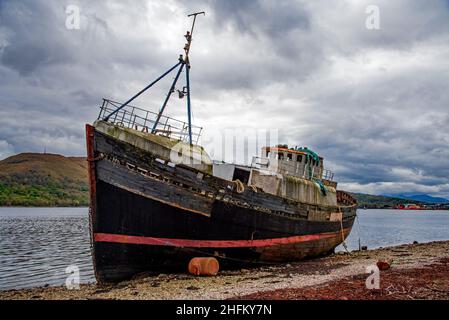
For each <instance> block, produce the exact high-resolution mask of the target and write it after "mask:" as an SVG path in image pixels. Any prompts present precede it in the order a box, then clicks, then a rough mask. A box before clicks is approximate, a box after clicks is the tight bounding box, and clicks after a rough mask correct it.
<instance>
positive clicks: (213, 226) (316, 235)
mask: <svg viewBox="0 0 449 320" xmlns="http://www.w3.org/2000/svg"><path fill="white" fill-rule="evenodd" d="M198 14H200V13H195V14H193V15H191V16H192V17H193V24H192V28H191V30H190V31H189V32H187V34H186V35H185V38H186V39H187V44H186V45H185V47H184V54H183V55H181V56H180V57H179V59H178V62H177V63H176V64H175V65H174V66H173V67H172V68H170V69H169V70H168V71H167V72H165V73H164V74H162V75H161V76H160V77H159V78H157V79H156V80H155V81H153V82H152V83H150V84H149V85H148V86H147V87H145V88H144V89H143V90H142V91H140V92H139V93H137V94H136V95H135V96H134V97H132V98H131V99H129V100H128V101H127V102H125V103H117V102H114V101H111V100H107V99H104V100H103V103H102V105H101V108H100V113H99V116H98V119H97V120H96V121H95V122H94V123H93V124H92V125H90V124H88V125H86V138H87V156H88V161H89V166H88V170H89V185H90V212H89V217H90V219H89V220H90V231H91V244H92V255H93V263H94V270H95V275H96V278H97V280H98V282H100V283H102V282H113V281H120V280H125V279H129V278H131V277H132V276H133V275H135V274H138V273H141V272H161V271H163V272H167V271H170V270H173V271H179V270H186V268H187V265H188V263H189V261H190V260H191V259H192V258H194V257H215V258H217V259H218V260H219V261H220V265H222V266H224V267H226V266H233V265H242V264H245V265H248V264H264V263H277V262H285V261H296V260H300V259H304V258H308V257H314V256H320V255H324V254H328V253H330V252H333V250H334V249H335V247H337V246H338V245H340V244H341V243H342V242H344V240H345V239H346V237H347V236H348V235H349V233H350V232H351V228H352V225H353V222H354V219H355V217H356V201H355V200H354V198H353V197H351V196H350V195H349V194H348V193H345V192H344V191H340V190H337V182H336V181H334V175H333V173H332V172H330V171H328V170H326V169H325V168H324V159H323V158H322V157H321V156H319V155H318V154H316V153H315V152H313V151H312V150H310V149H307V148H299V147H294V148H289V147H288V146H286V145H275V146H266V147H264V148H263V149H262V150H261V154H260V155H258V156H255V157H254V158H253V160H252V163H251V165H246V166H244V165H235V164H226V163H217V162H214V161H212V159H210V157H209V156H208V154H207V153H206V151H205V150H204V149H203V148H202V147H201V146H200V145H198V141H199V138H200V136H201V131H202V128H200V127H197V126H194V125H193V124H192V123H191V97H190V76H189V72H190V61H189V52H190V48H191V43H192V36H193V31H194V26H195V21H196V18H197V16H198ZM175 70H176V74H175V78H174V81H173V83H172V85H171V87H170V88H169V91H168V94H167V97H166V99H165V101H164V102H163V104H162V107H161V108H160V111H159V112H151V111H148V110H146V109H141V108H138V107H135V106H132V105H131V102H132V101H133V100H134V99H135V98H137V97H138V96H139V95H141V94H142V93H143V92H145V91H147V90H148V89H149V88H151V87H152V86H153V85H154V84H155V83H157V82H158V81H159V80H160V79H162V78H164V77H165V76H167V75H168V74H170V73H172V72H173V71H175ZM183 73H184V74H185V86H184V87H182V90H177V91H178V94H179V96H180V97H185V98H186V101H187V122H185V121H180V120H176V119H173V118H170V117H167V116H165V115H164V111H165V108H166V106H167V103H168V101H169V99H170V97H171V96H172V94H173V93H176V89H177V83H178V82H179V79H180V77H181V75H182V74H183ZM174 158H177V159H178V160H180V159H181V160H182V161H174V160H173V159H174Z"/></svg>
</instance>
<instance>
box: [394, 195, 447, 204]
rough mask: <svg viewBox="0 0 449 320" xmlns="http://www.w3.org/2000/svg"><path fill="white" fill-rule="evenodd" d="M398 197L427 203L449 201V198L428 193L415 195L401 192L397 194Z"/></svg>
mask: <svg viewBox="0 0 449 320" xmlns="http://www.w3.org/2000/svg"><path fill="white" fill-rule="evenodd" d="M396 197H397V198H401V199H405V200H413V201H421V202H427V203H449V200H448V199H445V198H439V197H432V196H429V195H428V194H414V195H404V194H399V195H396Z"/></svg>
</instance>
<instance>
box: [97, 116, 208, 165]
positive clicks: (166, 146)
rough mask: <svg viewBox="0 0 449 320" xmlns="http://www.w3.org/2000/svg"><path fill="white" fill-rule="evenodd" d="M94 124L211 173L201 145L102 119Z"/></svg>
mask: <svg viewBox="0 0 449 320" xmlns="http://www.w3.org/2000/svg"><path fill="white" fill-rule="evenodd" d="M94 126H95V129H96V130H98V131H100V132H102V133H105V134H107V135H109V136H111V137H114V138H115V139H117V140H120V141H123V142H127V143H129V144H131V145H133V146H135V147H137V148H140V149H143V150H145V151H148V152H150V153H152V154H154V155H155V156H157V157H160V158H162V159H164V160H169V161H172V162H176V163H183V164H186V165H188V166H190V167H192V168H195V169H198V170H201V171H204V172H207V173H212V160H211V159H210V157H209V155H208V154H207V153H206V151H205V150H204V148H203V147H201V146H198V145H190V144H188V143H185V142H182V141H180V140H176V139H171V138H169V137H164V136H160V135H156V134H152V133H146V132H141V131H138V130H134V129H131V128H126V127H123V126H120V125H116V124H111V123H109V122H105V121H102V120H98V121H96V122H95V123H94Z"/></svg>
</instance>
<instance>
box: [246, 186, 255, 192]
mask: <svg viewBox="0 0 449 320" xmlns="http://www.w3.org/2000/svg"><path fill="white" fill-rule="evenodd" d="M248 187H250V188H251V190H253V191H254V192H256V193H257V187H256V186H255V185H250V186H248Z"/></svg>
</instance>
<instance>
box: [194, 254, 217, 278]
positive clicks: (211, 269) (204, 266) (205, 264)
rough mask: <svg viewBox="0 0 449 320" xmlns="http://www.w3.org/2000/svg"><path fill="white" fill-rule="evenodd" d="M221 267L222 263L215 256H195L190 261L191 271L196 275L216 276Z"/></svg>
mask: <svg viewBox="0 0 449 320" xmlns="http://www.w3.org/2000/svg"><path fill="white" fill-rule="evenodd" d="M219 269H220V265H219V263H218V260H217V259H215V258H210V257H206V258H193V259H192V260H190V262H189V273H191V274H193V275H196V276H215V275H217V273H218V270H219Z"/></svg>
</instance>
